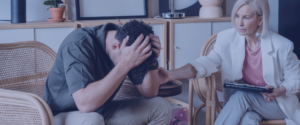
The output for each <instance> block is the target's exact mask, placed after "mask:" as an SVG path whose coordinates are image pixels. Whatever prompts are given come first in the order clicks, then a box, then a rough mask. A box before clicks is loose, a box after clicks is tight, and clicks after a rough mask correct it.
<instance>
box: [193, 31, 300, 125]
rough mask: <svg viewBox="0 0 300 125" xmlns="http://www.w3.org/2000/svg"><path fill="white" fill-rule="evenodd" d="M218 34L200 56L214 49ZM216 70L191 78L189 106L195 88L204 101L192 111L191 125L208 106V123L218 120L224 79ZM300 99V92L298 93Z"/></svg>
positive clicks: (275, 123)
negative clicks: (218, 93)
mask: <svg viewBox="0 0 300 125" xmlns="http://www.w3.org/2000/svg"><path fill="white" fill-rule="evenodd" d="M216 38H217V34H214V35H213V36H211V37H210V38H209V39H208V40H207V41H206V42H205V44H204V45H203V47H202V50H201V53H200V56H206V55H208V54H209V52H210V51H211V50H213V47H214V44H215V42H216ZM299 63H300V60H299ZM220 71H221V69H220ZM220 71H219V72H216V73H214V74H212V75H211V76H210V77H206V78H198V79H193V80H190V81H189V82H190V88H189V96H190V97H189V106H190V109H191V107H192V106H193V100H192V99H193V90H195V91H196V93H197V95H198V97H199V99H200V100H201V101H203V103H204V104H202V105H200V106H199V107H197V109H196V110H195V111H191V112H190V114H189V116H190V117H189V118H190V119H189V121H191V122H190V125H191V124H193V125H195V124H196V122H197V119H196V116H197V114H198V112H199V111H200V110H201V109H202V108H204V107H206V125H213V124H214V121H215V120H216V112H218V113H220V112H221V110H222V108H223V102H219V100H218V97H217V90H218V91H220V92H222V88H223V87H222V81H221V72H220ZM297 96H298V98H299V100H300V92H299V93H297ZM260 124H261V125H285V124H286V123H285V120H263V121H261V122H260Z"/></svg>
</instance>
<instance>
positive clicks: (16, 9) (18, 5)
mask: <svg viewBox="0 0 300 125" xmlns="http://www.w3.org/2000/svg"><path fill="white" fill-rule="evenodd" d="M10 21H11V23H26V0H11V20H10Z"/></svg>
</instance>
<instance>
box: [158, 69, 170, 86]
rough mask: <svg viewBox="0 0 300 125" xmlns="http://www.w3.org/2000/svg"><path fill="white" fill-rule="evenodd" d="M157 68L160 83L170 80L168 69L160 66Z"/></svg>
mask: <svg viewBox="0 0 300 125" xmlns="http://www.w3.org/2000/svg"><path fill="white" fill-rule="evenodd" d="M157 70H158V77H159V82H160V84H164V83H167V82H169V81H171V80H172V78H171V75H170V73H169V71H168V70H166V69H164V68H162V67H159V68H158V69H157Z"/></svg>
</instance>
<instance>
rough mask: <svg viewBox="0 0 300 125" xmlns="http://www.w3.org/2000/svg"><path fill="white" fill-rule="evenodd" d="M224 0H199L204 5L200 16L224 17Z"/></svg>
mask: <svg viewBox="0 0 300 125" xmlns="http://www.w3.org/2000/svg"><path fill="white" fill-rule="evenodd" d="M222 2H223V0H199V3H200V4H201V5H202V7H201V8H200V11H199V17H200V18H219V17H223V10H222V8H221V7H220V5H221V4H222Z"/></svg>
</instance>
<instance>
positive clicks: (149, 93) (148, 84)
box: [136, 34, 161, 98]
mask: <svg viewBox="0 0 300 125" xmlns="http://www.w3.org/2000/svg"><path fill="white" fill-rule="evenodd" d="M149 36H150V39H151V40H152V43H151V44H152V45H153V46H155V47H156V48H152V51H153V52H155V53H156V55H157V57H156V59H158V57H159V54H160V50H161V43H160V40H159V37H158V36H156V35H154V34H150V35H149ZM157 63H158V62H157ZM157 65H158V64H157ZM159 86H160V82H159V76H158V73H157V70H150V71H148V72H147V73H146V74H145V76H144V79H143V82H142V84H140V85H136V88H137V89H138V91H139V92H140V93H141V94H142V95H143V96H144V97H146V98H153V97H156V96H157V94H158V90H159Z"/></svg>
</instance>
